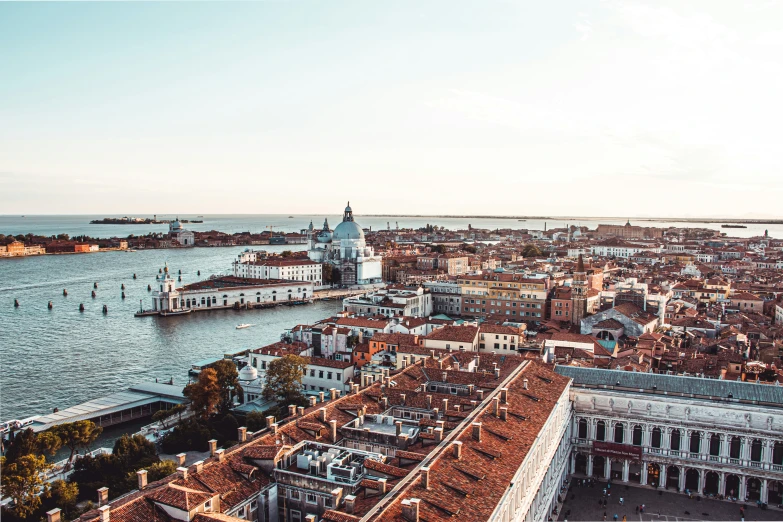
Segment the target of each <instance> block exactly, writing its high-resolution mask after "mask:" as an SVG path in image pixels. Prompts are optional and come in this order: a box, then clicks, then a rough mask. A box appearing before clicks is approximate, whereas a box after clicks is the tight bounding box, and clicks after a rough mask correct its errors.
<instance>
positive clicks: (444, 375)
mask: <svg viewBox="0 0 783 522" xmlns="http://www.w3.org/2000/svg"><path fill="white" fill-rule="evenodd" d="M440 376H441V379H442V380H441V382H448V380H449V374H448V373H446V372H442V373H441V374H440Z"/></svg>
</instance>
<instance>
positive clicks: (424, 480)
mask: <svg viewBox="0 0 783 522" xmlns="http://www.w3.org/2000/svg"><path fill="white" fill-rule="evenodd" d="M421 487H423V488H424V489H430V468H428V467H426V466H425V467H423V468H421Z"/></svg>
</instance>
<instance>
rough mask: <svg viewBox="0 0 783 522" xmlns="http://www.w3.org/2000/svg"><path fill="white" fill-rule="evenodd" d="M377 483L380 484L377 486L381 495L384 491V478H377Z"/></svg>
mask: <svg viewBox="0 0 783 522" xmlns="http://www.w3.org/2000/svg"><path fill="white" fill-rule="evenodd" d="M378 484H380V486H379V488H380V492H381V495H383V494H384V493H386V479H385V478H380V479H378Z"/></svg>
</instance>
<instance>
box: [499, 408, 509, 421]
mask: <svg viewBox="0 0 783 522" xmlns="http://www.w3.org/2000/svg"><path fill="white" fill-rule="evenodd" d="M500 420H502V421H507V420H508V406H503V407H502V408H500Z"/></svg>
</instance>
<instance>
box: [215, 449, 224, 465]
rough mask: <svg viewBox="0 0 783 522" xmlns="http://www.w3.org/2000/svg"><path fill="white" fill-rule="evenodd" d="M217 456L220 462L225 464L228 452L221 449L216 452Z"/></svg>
mask: <svg viewBox="0 0 783 522" xmlns="http://www.w3.org/2000/svg"><path fill="white" fill-rule="evenodd" d="M215 456H216V457H217V459H218V462H223V459H224V458H225V456H226V450H224V449H223V448H220V449H219V450H217V451H215Z"/></svg>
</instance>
